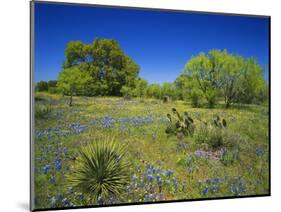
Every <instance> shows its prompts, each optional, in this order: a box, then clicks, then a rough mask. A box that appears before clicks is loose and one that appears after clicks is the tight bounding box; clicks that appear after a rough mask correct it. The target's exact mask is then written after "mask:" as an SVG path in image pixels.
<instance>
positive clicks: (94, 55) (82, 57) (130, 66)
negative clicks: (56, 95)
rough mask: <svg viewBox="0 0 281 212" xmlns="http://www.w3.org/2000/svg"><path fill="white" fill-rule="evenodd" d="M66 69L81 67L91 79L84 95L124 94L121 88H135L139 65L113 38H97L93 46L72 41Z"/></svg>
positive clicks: (68, 50) (68, 48)
mask: <svg viewBox="0 0 281 212" xmlns="http://www.w3.org/2000/svg"><path fill="white" fill-rule="evenodd" d="M65 55H66V61H65V63H64V65H63V67H64V69H67V68H72V67H78V68H79V69H80V70H81V71H84V72H87V73H88V74H89V75H90V76H91V81H90V82H89V83H88V86H87V87H86V88H85V89H84V90H83V91H82V94H83V95H88V96H98V95H113V96H116V95H117V96H119V95H121V88H122V86H124V85H126V86H128V87H132V88H134V87H135V82H136V81H137V77H138V73H139V66H138V65H137V64H136V63H135V62H134V61H133V60H132V59H131V58H129V57H128V56H127V55H126V54H125V53H124V52H123V51H122V49H121V48H120V46H119V44H118V43H117V41H115V40H113V39H99V38H96V39H95V40H94V42H93V43H92V44H85V43H82V42H81V41H71V42H69V43H68V44H67V47H66V49H65Z"/></svg>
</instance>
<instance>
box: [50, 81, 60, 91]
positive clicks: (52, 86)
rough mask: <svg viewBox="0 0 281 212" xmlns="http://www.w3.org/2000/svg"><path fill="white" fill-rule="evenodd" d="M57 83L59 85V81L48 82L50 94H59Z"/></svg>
mask: <svg viewBox="0 0 281 212" xmlns="http://www.w3.org/2000/svg"><path fill="white" fill-rule="evenodd" d="M57 83H58V81H57V80H49V81H48V92H49V93H58V89H57Z"/></svg>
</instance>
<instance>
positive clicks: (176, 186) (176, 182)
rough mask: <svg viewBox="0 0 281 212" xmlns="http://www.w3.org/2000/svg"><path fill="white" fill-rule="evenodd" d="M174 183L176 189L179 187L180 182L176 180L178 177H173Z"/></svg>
mask: <svg viewBox="0 0 281 212" xmlns="http://www.w3.org/2000/svg"><path fill="white" fill-rule="evenodd" d="M173 183H174V187H175V189H177V188H178V186H179V183H178V181H177V180H176V178H173Z"/></svg>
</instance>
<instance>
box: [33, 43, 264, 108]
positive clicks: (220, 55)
mask: <svg viewBox="0 0 281 212" xmlns="http://www.w3.org/2000/svg"><path fill="white" fill-rule="evenodd" d="M65 56H66V60H65V62H64V64H63V69H62V71H61V72H60V73H59V76H58V81H55V80H50V81H48V82H44V81H40V82H38V83H37V84H36V90H37V91H49V92H51V93H62V94H64V95H69V96H70V98H71V102H72V96H73V95H76V96H124V97H126V98H130V97H149V98H157V99H162V98H164V97H165V98H167V97H168V98H169V99H173V100H185V101H191V103H192V104H193V106H195V107H200V106H205V105H207V106H208V107H213V106H214V105H215V104H216V103H217V101H218V100H220V99H223V100H224V102H225V105H226V106H227V107H228V106H230V105H231V104H232V103H246V104H250V103H255V104H259V103H262V102H265V101H266V100H267V98H268V84H267V81H266V80H265V79H264V77H263V74H264V73H263V69H262V68H261V66H260V65H259V64H258V63H257V61H256V60H255V59H254V58H252V57H251V58H243V57H242V56H240V55H236V54H231V53H228V52H227V51H226V50H223V51H221V50H211V51H209V52H208V53H200V54H199V55H197V56H194V57H192V58H191V59H190V60H189V61H187V63H186V65H185V67H184V71H183V73H182V74H181V75H180V76H179V77H178V78H177V79H176V80H175V81H174V82H173V83H168V82H166V83H163V85H159V84H149V83H148V82H147V81H146V80H144V79H141V78H140V77H139V69H140V68H139V65H137V64H136V63H135V62H134V61H133V60H132V59H131V58H130V57H129V56H127V55H126V54H125V53H124V52H123V51H122V49H121V48H120V46H119V44H118V43H117V42H116V41H115V40H112V39H95V40H94V42H93V43H92V44H85V43H82V42H81V41H71V42H69V43H68V44H67V47H66V49H65ZM71 102H70V105H71Z"/></svg>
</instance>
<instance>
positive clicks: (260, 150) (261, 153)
mask: <svg viewBox="0 0 281 212" xmlns="http://www.w3.org/2000/svg"><path fill="white" fill-rule="evenodd" d="M256 152H257V156H259V157H261V156H263V154H264V150H263V149H262V148H258V149H257V151H256Z"/></svg>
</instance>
